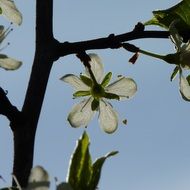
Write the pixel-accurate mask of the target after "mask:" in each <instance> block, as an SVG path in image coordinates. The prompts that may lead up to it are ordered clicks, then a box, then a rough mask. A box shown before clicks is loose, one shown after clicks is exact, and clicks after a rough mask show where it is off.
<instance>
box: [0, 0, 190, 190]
mask: <svg viewBox="0 0 190 190" xmlns="http://www.w3.org/2000/svg"><path fill="white" fill-rule="evenodd" d="M15 2H16V3H17V6H18V8H19V9H20V10H21V12H22V13H23V17H24V20H23V24H22V25H21V26H20V27H14V31H13V32H11V34H10V35H9V36H8V37H7V42H10V43H11V44H10V46H8V47H7V48H6V49H5V50H4V53H7V54H8V55H10V56H12V57H15V58H17V59H20V60H22V61H23V66H22V67H21V68H20V69H19V70H17V71H14V72H8V71H4V70H0V86H1V87H3V88H4V89H5V90H8V97H9V98H10V100H11V101H12V102H13V103H14V104H15V105H17V106H18V108H21V107H22V103H23V100H24V96H25V92H26V87H27V82H28V80H29V75H30V70H31V66H32V61H33V56H34V42H35V38H34V37H35V33H34V31H35V25H34V24H35V4H34V1H21V0H17V1H15ZM177 2H178V1H177V0H167V1H166V0H160V1H150V0H143V1H139V0H133V1H130V0H117V2H116V1H113V2H110V1H108V0H104V1H102V0H96V1H89V0H88V1H87V0H82V1H73V0H70V1H62V0H56V1H55V5H54V10H55V11H54V34H55V37H56V38H57V39H58V40H59V41H62V42H63V41H80V40H86V39H92V38H98V37H104V36H108V35H109V34H110V33H114V34H120V33H124V32H127V31H130V30H132V29H133V27H134V25H135V24H136V23H137V22H139V21H142V22H143V21H147V20H149V19H150V18H151V16H152V14H151V11H152V10H155V9H164V8H168V7H170V6H172V5H174V4H176V3H177ZM1 22H2V24H6V25H7V26H8V25H9V23H8V22H6V21H5V20H4V19H2V18H1ZM147 29H158V28H157V27H148V28H147ZM132 43H134V44H136V45H138V46H139V47H141V48H142V49H145V50H151V51H153V52H157V53H160V54H166V53H171V52H173V51H174V49H173V45H172V43H171V42H170V41H169V40H166V39H163V40H158V39H157V40H155V39H143V40H136V41H133V42H132ZM89 52H94V53H97V54H98V55H100V56H101V58H102V60H103V63H104V67H105V71H106V72H108V71H112V72H113V75H115V76H117V75H118V74H122V75H125V76H130V77H132V78H133V79H134V80H135V81H136V82H137V85H138V92H137V94H136V95H135V97H134V98H133V99H131V100H128V101H123V102H113V106H114V107H115V109H116V110H117V111H118V113H119V114H120V118H121V121H122V119H125V118H127V120H128V125H127V126H125V125H123V124H122V122H120V125H119V128H118V130H117V132H116V133H114V134H113V135H108V134H105V133H104V132H102V131H101V129H100V128H99V125H98V121H97V117H95V118H94V120H93V121H92V122H91V123H90V124H89V126H88V128H87V132H88V134H89V136H90V138H91V146H90V151H91V153H92V157H93V159H95V158H97V157H99V156H102V155H104V154H106V153H107V152H109V151H112V150H118V151H119V154H118V155H117V156H115V157H112V158H110V159H109V160H107V162H106V163H105V165H104V167H103V171H102V178H101V181H100V184H99V189H100V190H106V189H110V190H115V189H119V190H123V189H126V190H152V189H154V190H160V189H162V190H170V189H172V190H179V189H180V190H187V189H189V188H190V182H189V179H190V162H189V160H190V152H189V146H190V140H189V134H190V125H189V111H190V109H189V103H188V102H185V101H183V100H182V99H181V97H180V94H179V92H178V79H176V80H175V81H174V82H170V75H171V72H172V70H173V66H170V65H167V64H166V63H164V62H162V61H159V60H155V59H152V58H149V57H145V56H143V55H141V56H140V57H139V59H138V61H137V63H136V64H135V65H130V64H129V63H128V59H129V58H130V57H131V54H130V53H128V52H126V51H124V50H122V49H119V50H111V49H108V50H94V51H88V53H89ZM83 69H84V68H83V66H82V64H80V62H79V60H77V59H76V57H75V56H74V55H70V56H67V57H64V58H60V59H59V60H58V61H57V62H56V63H55V64H54V67H53V69H52V72H51V76H50V80H49V83H48V87H47V93H46V97H45V100H44V104H43V109H42V113H41V117H40V120H39V126H38V130H37V136H36V144H35V159H34V164H35V165H42V166H44V167H45V168H46V169H47V171H48V172H49V173H50V175H51V178H52V179H53V178H54V177H57V178H58V179H59V180H60V181H64V180H65V177H66V173H67V168H68V162H69V159H70V155H71V153H72V152H73V149H74V147H75V144H76V139H78V138H79V137H80V136H81V134H82V132H83V130H84V129H83V128H82V129H73V128H71V127H70V126H69V124H68V122H67V120H66V118H67V114H68V113H69V111H70V109H71V107H72V106H73V105H74V104H75V103H77V102H78V100H73V99H72V92H73V91H72V88H70V86H68V85H66V84H64V83H63V82H61V81H60V80H59V78H60V77H62V76H63V75H65V74H68V73H74V74H79V73H80V72H82V71H83ZM0 151H1V158H0V175H1V176H3V177H4V178H5V180H6V181H7V184H9V182H10V181H9V180H10V174H11V170H12V169H11V167H12V155H13V142H12V133H11V130H10V129H9V122H8V120H7V119H6V118H5V117H1V118H0ZM7 184H5V183H4V182H3V181H0V187H3V186H5V185H7Z"/></svg>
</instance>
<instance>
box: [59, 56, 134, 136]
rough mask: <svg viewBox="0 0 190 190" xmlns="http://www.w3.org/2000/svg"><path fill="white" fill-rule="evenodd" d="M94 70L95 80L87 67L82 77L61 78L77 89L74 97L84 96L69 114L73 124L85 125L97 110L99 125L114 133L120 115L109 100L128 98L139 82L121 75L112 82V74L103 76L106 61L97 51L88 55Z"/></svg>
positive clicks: (107, 131) (71, 75) (104, 129)
mask: <svg viewBox="0 0 190 190" xmlns="http://www.w3.org/2000/svg"><path fill="white" fill-rule="evenodd" d="M89 57H90V59H91V61H90V62H89V63H90V66H91V71H92V73H93V75H94V77H95V79H96V81H93V77H92V76H91V75H90V73H89V71H88V69H86V71H85V74H84V75H81V76H80V77H78V76H76V75H74V74H67V75H65V76H63V77H62V78H61V80H62V81H64V82H67V83H69V84H70V85H72V86H73V87H74V89H75V90H76V92H75V93H74V94H73V96H74V97H83V96H84V97H85V98H84V99H83V100H82V101H81V102H80V103H78V104H77V105H75V106H74V107H73V108H72V109H71V112H70V113H69V115H68V121H69V123H70V125H71V126H72V127H75V128H77V127H81V126H83V127H86V126H87V125H88V123H89V122H90V121H91V119H92V117H93V115H94V113H95V112H99V123H100V127H101V129H102V130H103V131H105V132H106V133H113V132H114V131H115V130H116V129H117V127H118V114H117V112H116V111H115V110H114V109H113V107H112V105H111V104H110V103H109V102H108V101H107V99H117V100H122V99H127V98H130V97H132V96H133V95H134V94H135V93H136V91H137V85H136V83H135V81H134V80H133V79H131V78H126V77H120V78H119V79H117V80H116V81H115V82H113V83H111V84H109V81H110V79H111V75H112V73H111V72H110V73H107V74H106V75H105V76H104V70H103V64H102V62H101V60H100V57H99V56H98V55H97V54H89Z"/></svg>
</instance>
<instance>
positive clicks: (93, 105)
mask: <svg viewBox="0 0 190 190" xmlns="http://www.w3.org/2000/svg"><path fill="white" fill-rule="evenodd" d="M99 104H100V102H99V100H97V99H95V98H94V100H93V101H92V103H91V109H92V111H95V110H96V109H97V108H98V106H99Z"/></svg>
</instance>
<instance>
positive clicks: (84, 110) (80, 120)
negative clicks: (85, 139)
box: [68, 97, 94, 128]
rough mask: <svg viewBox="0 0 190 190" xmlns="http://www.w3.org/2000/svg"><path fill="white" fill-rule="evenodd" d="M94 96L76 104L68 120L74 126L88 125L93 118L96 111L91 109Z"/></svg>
mask: <svg viewBox="0 0 190 190" xmlns="http://www.w3.org/2000/svg"><path fill="white" fill-rule="evenodd" d="M92 100H93V98H92V97H91V98H89V99H87V100H86V99H85V100H83V101H82V102H80V103H79V104H77V105H75V106H74V107H73V108H72V110H71V112H70V113H69V115H68V121H69V123H70V124H71V126H72V127H75V128H77V127H86V126H87V125H88V123H89V122H90V120H91V119H92V117H93V115H94V112H93V111H92V109H91V103H92Z"/></svg>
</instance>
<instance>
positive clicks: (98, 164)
mask: <svg viewBox="0 0 190 190" xmlns="http://www.w3.org/2000/svg"><path fill="white" fill-rule="evenodd" d="M117 153H118V151H112V152H110V153H109V154H107V155H106V156H103V157H101V158H99V159H97V160H96V161H95V162H94V163H93V172H92V178H91V181H90V186H89V189H90V190H94V189H96V188H97V185H98V182H99V179H100V175H101V170H102V166H103V164H104V162H105V160H106V159H107V158H108V157H110V156H114V155H116V154H117Z"/></svg>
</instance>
